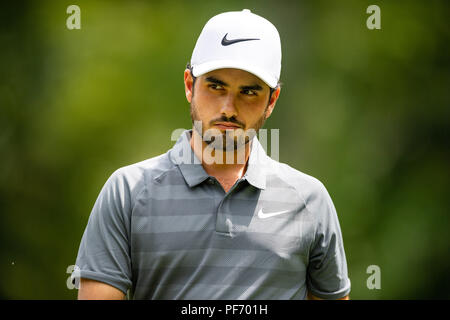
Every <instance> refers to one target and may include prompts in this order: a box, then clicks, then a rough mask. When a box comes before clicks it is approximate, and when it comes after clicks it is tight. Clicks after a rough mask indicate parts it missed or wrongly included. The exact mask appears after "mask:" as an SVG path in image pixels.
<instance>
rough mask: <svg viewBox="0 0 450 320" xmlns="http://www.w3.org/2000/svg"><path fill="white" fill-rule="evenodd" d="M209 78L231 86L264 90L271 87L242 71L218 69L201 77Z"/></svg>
mask: <svg viewBox="0 0 450 320" xmlns="http://www.w3.org/2000/svg"><path fill="white" fill-rule="evenodd" d="M208 77H213V78H216V79H218V80H221V81H223V82H225V83H226V84H227V85H230V86H233V85H237V86H242V85H245V86H251V85H259V86H261V87H263V88H265V87H267V88H269V86H268V85H267V84H266V83H265V82H264V81H262V80H261V79H260V78H258V77H257V76H255V75H254V74H252V73H250V72H247V71H244V70H240V69H232V68H224V69H217V70H213V71H210V72H208V73H205V74H203V75H202V76H201V78H203V79H207V78H208Z"/></svg>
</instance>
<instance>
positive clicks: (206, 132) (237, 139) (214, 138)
mask: <svg viewBox="0 0 450 320" xmlns="http://www.w3.org/2000/svg"><path fill="white" fill-rule="evenodd" d="M267 107H268V105H267V106H266V108H265V109H264V113H263V115H262V116H261V117H260V118H259V119H258V120H257V121H256V122H255V124H254V125H253V127H250V128H248V129H247V130H243V129H241V128H239V129H230V130H225V132H222V131H220V130H218V129H214V128H212V129H205V124H204V123H203V121H202V120H200V117H199V116H198V112H197V107H196V106H195V103H194V99H192V100H191V108H190V113H191V120H192V126H193V129H194V130H195V131H197V133H198V134H199V135H200V137H201V138H202V140H203V141H205V143H206V144H208V145H209V146H210V147H213V148H214V149H221V150H222V151H223V152H226V151H236V150H239V149H241V148H242V147H245V145H247V144H248V143H249V142H250V141H251V140H252V139H253V137H254V136H255V135H256V133H257V132H258V131H259V129H261V128H262V126H263V125H264V123H265V122H266V116H265V115H266V111H267ZM215 121H223V122H231V123H235V124H239V125H242V126H243V124H242V123H241V122H239V121H237V120H236V119H235V118H234V117H231V118H227V117H225V116H222V117H221V118H220V119H215V120H212V121H210V123H212V122H215ZM243 127H244V126H243Z"/></svg>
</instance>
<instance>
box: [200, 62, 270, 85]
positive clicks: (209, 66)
mask: <svg viewBox="0 0 450 320" xmlns="http://www.w3.org/2000/svg"><path fill="white" fill-rule="evenodd" d="M224 68H233V69H240V70H244V71H247V72H250V73H251V74H253V75H255V76H257V77H258V78H260V79H261V80H262V81H264V82H265V83H266V84H267V85H268V86H269V87H271V88H275V87H276V86H277V84H278V79H276V78H275V77H273V76H270V75H269V74H267V73H266V72H264V71H263V70H262V69H261V68H258V67H256V66H252V65H249V64H248V63H243V62H240V61H231V60H215V61H208V62H204V63H201V64H198V65H193V66H192V74H193V75H194V77H198V76H201V75H202V74H205V73H208V72H210V71H213V70H217V69H224Z"/></svg>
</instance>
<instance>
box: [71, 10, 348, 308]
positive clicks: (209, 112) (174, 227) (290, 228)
mask: <svg viewBox="0 0 450 320" xmlns="http://www.w3.org/2000/svg"><path fill="white" fill-rule="evenodd" d="M280 71H281V44H280V38H279V34H278V31H277V29H276V28H275V27H274V26H273V25H272V24H271V23H270V22H269V21H267V20H266V19H264V18H262V17H260V16H258V15H255V14H253V13H251V12H250V11H249V10H243V11H240V12H226V13H222V14H219V15H217V16H215V17H213V18H211V19H210V20H209V21H208V23H207V24H206V25H205V27H204V28H203V30H202V32H201V34H200V36H199V38H198V40H197V43H196V46H195V48H194V51H193V54H192V58H191V62H190V64H188V68H186V70H185V72H184V83H185V93H186V98H187V100H188V102H189V103H190V106H191V116H192V121H193V129H192V130H189V131H185V132H183V134H182V135H181V137H180V138H179V139H178V141H177V143H176V144H175V146H174V147H173V149H171V150H169V151H168V152H167V153H166V154H163V155H161V156H158V157H155V158H152V159H148V160H146V161H143V162H140V163H137V164H133V165H130V166H127V167H124V168H121V169H119V170H117V171H116V172H114V173H113V174H112V176H111V177H110V178H109V179H108V181H107V182H106V184H105V186H104V187H103V189H102V191H101V193H100V195H99V197H98V199H97V201H96V203H95V205H94V208H93V210H92V212H91V216H90V218H89V222H88V225H87V227H86V230H85V232H84V235H83V238H82V241H81V245H80V249H79V252H78V257H77V263H76V264H77V267H78V270H77V272H78V273H77V275H76V276H77V277H80V278H81V283H80V289H79V296H78V297H79V299H123V298H125V296H126V293H127V292H129V294H130V297H131V298H134V299H305V298H307V297H309V298H321V299H342V298H344V299H346V298H347V297H348V294H349V292H350V281H349V279H348V276H347V265H346V259H345V252H344V247H343V241H342V236H341V231H340V227H339V222H338V218H337V215H336V211H335V208H334V206H333V203H332V200H331V198H330V197H329V195H328V193H327V191H326V189H325V187H324V186H323V185H322V183H321V182H319V181H318V180H317V179H315V178H313V177H311V176H308V175H306V174H304V173H301V172H299V171H297V170H295V169H293V168H291V167H289V166H288V165H286V164H282V163H279V162H277V161H275V160H272V159H271V158H269V157H268V156H267V155H266V153H265V151H264V149H263V147H262V146H261V144H260V142H259V141H258V139H257V137H256V136H255V133H256V132H258V130H259V129H260V128H261V127H262V126H263V124H264V121H265V120H266V119H267V118H268V117H269V116H270V115H271V113H272V111H273V110H274V107H275V104H276V101H277V100H278V97H279V95H280V86H279V77H280Z"/></svg>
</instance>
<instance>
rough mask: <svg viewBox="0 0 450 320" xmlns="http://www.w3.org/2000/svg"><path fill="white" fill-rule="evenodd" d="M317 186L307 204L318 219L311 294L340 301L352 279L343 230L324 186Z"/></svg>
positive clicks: (309, 277)
mask: <svg viewBox="0 0 450 320" xmlns="http://www.w3.org/2000/svg"><path fill="white" fill-rule="evenodd" d="M316 181H317V185H316V187H315V188H314V191H313V193H312V195H311V197H310V198H309V201H308V204H307V206H308V210H310V211H311V213H312V215H313V216H314V217H315V218H316V220H315V221H316V228H315V234H314V240H313V242H312V245H311V248H310V252H309V262H308V269H307V271H308V272H307V285H308V290H309V291H310V292H311V293H312V294H313V295H314V296H316V297H319V298H322V299H339V298H343V297H345V296H347V295H348V294H349V293H350V279H349V278H348V274H347V261H346V257H345V251H344V243H343V239H342V233H341V228H340V225H339V220H338V216H337V213H336V209H335V207H334V204H333V202H332V200H331V197H330V196H329V194H328V192H327V190H326V189H325V187H324V186H323V184H322V183H321V182H320V181H318V180H316Z"/></svg>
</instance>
